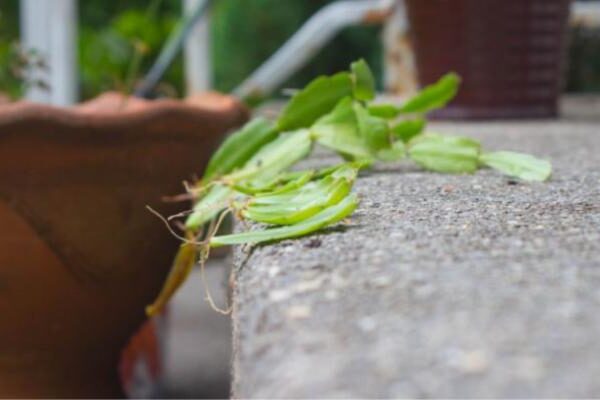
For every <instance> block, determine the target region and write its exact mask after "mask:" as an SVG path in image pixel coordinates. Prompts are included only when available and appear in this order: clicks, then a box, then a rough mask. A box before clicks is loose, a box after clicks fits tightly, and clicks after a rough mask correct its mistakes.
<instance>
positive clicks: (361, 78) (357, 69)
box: [350, 59, 375, 101]
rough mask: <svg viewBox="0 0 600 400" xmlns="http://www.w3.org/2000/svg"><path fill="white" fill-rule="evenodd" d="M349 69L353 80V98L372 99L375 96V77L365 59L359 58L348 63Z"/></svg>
mask: <svg viewBox="0 0 600 400" xmlns="http://www.w3.org/2000/svg"><path fill="white" fill-rule="evenodd" d="M350 71H352V78H353V79H352V80H353V82H354V88H353V89H354V90H353V93H354V98H355V99H357V100H363V101H368V100H372V99H373V98H374V97H375V79H374V78H373V73H372V72H371V69H370V68H369V65H368V64H367V63H366V61H365V60H363V59H360V60H358V61H355V62H353V63H352V64H350Z"/></svg>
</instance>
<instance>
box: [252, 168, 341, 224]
mask: <svg viewBox="0 0 600 400" xmlns="http://www.w3.org/2000/svg"><path fill="white" fill-rule="evenodd" d="M351 186H352V185H351V184H350V183H349V182H348V181H347V180H346V179H333V178H332V177H327V178H324V179H323V180H322V181H321V182H310V183H309V184H307V185H305V187H302V188H299V189H296V190H294V191H290V192H285V193H283V194H279V195H272V196H270V199H269V202H267V203H257V202H253V201H250V203H249V205H248V208H246V209H245V210H243V211H242V215H243V216H244V217H246V218H248V219H251V220H254V221H256V222H263V223H266V224H274V225H290V224H295V223H298V222H300V221H302V220H305V219H307V218H309V217H312V216H313V215H315V214H316V213H318V212H319V211H322V210H323V209H325V208H327V207H329V206H332V205H334V204H337V203H339V202H340V201H341V200H342V199H343V198H344V197H346V196H347V195H348V193H350V189H351ZM290 195H292V196H290ZM256 200H259V199H256Z"/></svg>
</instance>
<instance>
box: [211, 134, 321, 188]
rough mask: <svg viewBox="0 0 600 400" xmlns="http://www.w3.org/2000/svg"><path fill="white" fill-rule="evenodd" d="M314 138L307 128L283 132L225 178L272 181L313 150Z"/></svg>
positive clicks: (238, 180)
mask: <svg viewBox="0 0 600 400" xmlns="http://www.w3.org/2000/svg"><path fill="white" fill-rule="evenodd" d="M311 147H312V140H311V136H310V132H309V131H308V130H307V129H300V130H297V131H293V132H288V133H282V134H280V135H279V136H278V137H277V139H275V140H273V141H272V142H269V143H267V144H266V145H265V146H263V147H262V148H261V149H260V150H259V151H258V153H256V154H255V155H254V156H253V157H252V158H251V159H250V160H248V162H247V163H246V164H245V165H244V167H243V168H242V169H240V170H237V171H235V172H233V173H231V174H229V175H227V176H225V177H224V178H223V179H224V180H225V181H231V182H234V183H235V182H240V181H243V180H247V179H252V180H254V181H256V182H257V183H260V182H266V181H270V180H272V179H273V178H275V177H276V176H277V175H278V174H279V173H280V172H282V171H284V170H286V169H287V168H288V167H290V166H291V165H293V164H295V163H297V162H298V161H300V160H301V159H303V158H305V157H306V156H307V155H308V154H309V153H310V150H311Z"/></svg>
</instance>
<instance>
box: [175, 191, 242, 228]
mask: <svg viewBox="0 0 600 400" xmlns="http://www.w3.org/2000/svg"><path fill="white" fill-rule="evenodd" d="M234 194H235V192H234V191H233V190H231V189H230V188H229V187H227V186H225V185H222V184H215V185H214V186H212V187H211V188H210V189H209V190H208V192H207V193H206V195H205V196H204V197H202V198H201V199H200V201H198V202H197V203H196V204H195V205H194V208H193V210H192V213H191V214H190V215H189V216H188V218H187V220H186V221H185V227H186V228H187V229H198V228H200V227H201V226H202V225H204V224H205V223H207V222H208V221H210V220H211V219H213V218H214V217H216V216H217V215H218V214H219V213H220V212H221V211H223V210H224V209H225V208H227V203H228V201H229V200H230V199H231V198H233V196H234Z"/></svg>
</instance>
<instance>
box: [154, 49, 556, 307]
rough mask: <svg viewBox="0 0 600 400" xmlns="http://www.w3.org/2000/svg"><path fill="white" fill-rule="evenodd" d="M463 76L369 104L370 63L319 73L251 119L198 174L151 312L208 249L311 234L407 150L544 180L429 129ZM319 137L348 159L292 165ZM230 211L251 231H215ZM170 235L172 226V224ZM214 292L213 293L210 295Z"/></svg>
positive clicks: (420, 160) (437, 166) (350, 205)
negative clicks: (358, 184)
mask: <svg viewBox="0 0 600 400" xmlns="http://www.w3.org/2000/svg"><path fill="white" fill-rule="evenodd" d="M459 84H460V78H459V77H458V76H457V75H456V74H454V73H449V74H447V75H445V76H443V77H442V78H441V79H440V80H439V81H438V82H436V83H434V84H432V85H430V86H427V87H425V88H424V89H423V90H422V91H421V92H419V93H417V94H416V95H415V96H414V97H412V98H411V99H409V100H408V101H407V102H405V103H404V104H403V105H401V106H398V105H395V104H380V103H374V102H373V101H374V99H375V84H374V79H373V75H372V73H371V70H370V68H369V66H368V65H367V63H366V62H365V61H364V60H359V61H356V62H354V63H352V64H351V66H350V70H349V71H347V72H340V73H338V74H335V75H333V76H321V77H318V78H317V79H315V80H313V81H312V82H311V83H309V84H308V85H307V86H306V87H305V88H304V89H302V90H300V91H299V92H297V93H296V94H295V95H294V96H293V97H292V98H291V99H290V100H289V102H288V103H287V104H286V106H285V107H284V108H283V110H282V111H281V113H280V114H279V117H278V118H277V119H276V120H275V121H270V120H267V119H264V118H261V117H257V118H254V119H253V120H251V121H250V122H248V123H247V124H246V125H245V126H243V127H242V128H241V129H239V130H238V131H236V132H234V133H233V134H231V135H230V136H229V137H228V138H227V139H226V140H225V141H224V142H223V144H222V145H221V147H220V148H219V149H218V150H217V152H216V153H215V154H214V155H213V157H212V158H211V160H210V161H209V163H208V166H207V168H206V171H205V173H204V176H203V177H202V179H201V180H200V181H199V182H197V183H196V184H195V185H194V186H193V187H189V188H188V192H189V194H190V195H191V196H192V197H193V198H194V200H195V204H194V206H193V209H192V210H190V211H188V212H185V213H182V214H178V215H176V216H172V217H170V218H169V220H165V221H166V222H167V225H168V226H169V227H170V224H169V221H170V220H172V219H174V218H177V217H181V216H182V215H185V217H186V220H185V224H184V226H185V228H184V233H183V234H177V233H176V234H177V235H178V237H180V238H181V240H182V242H183V243H182V244H181V247H180V249H179V252H178V254H177V255H176V257H175V260H174V263H173V266H172V269H171V272H170V274H169V276H168V277H167V280H166V282H165V285H164V287H163V289H162V291H161V293H160V294H159V296H158V298H157V299H156V300H155V302H154V304H152V305H150V306H148V308H147V310H146V311H147V313H148V314H149V315H153V314H155V313H156V312H158V311H160V310H161V309H162V307H163V306H164V305H165V304H166V302H167V301H168V300H169V299H170V298H171V296H172V295H173V293H175V291H176V290H177V288H178V287H179V286H180V285H181V284H182V283H183V282H184V280H185V279H186V277H187V276H188V274H189V272H190V271H191V270H192V268H193V266H194V265H196V264H197V263H198V262H200V264H201V265H203V263H204V261H205V260H206V259H207V258H208V255H209V252H210V249H211V248H216V247H221V246H227V245H235V244H259V243H265V242H273V241H278V240H283V239H290V238H296V237H300V236H304V235H308V234H311V233H314V232H317V231H320V230H322V229H324V228H327V227H329V226H332V225H334V224H336V223H339V222H340V221H342V220H344V219H346V218H347V217H349V216H350V215H351V214H352V212H353V211H354V210H355V209H356V207H357V205H358V202H359V199H358V198H357V196H356V195H355V194H353V193H352V186H353V184H354V182H355V181H356V178H357V175H358V173H359V171H360V170H361V169H364V168H369V167H370V166H372V165H373V164H374V163H377V162H393V161H398V160H401V159H404V158H408V159H410V160H412V161H414V162H415V163H417V164H418V165H419V166H421V167H422V168H423V169H425V170H428V171H433V172H439V173H452V174H471V173H474V172H476V171H477V170H478V169H479V168H482V167H489V168H493V169H495V170H498V171H499V172H501V173H503V174H506V175H508V176H510V177H512V178H517V179H521V180H524V181H544V180H546V179H548V178H549V177H550V175H551V171H552V167H551V165H550V163H549V162H547V161H545V160H540V159H538V158H535V157H533V156H530V155H527V154H522V153H515V152H509V151H499V152H486V151H484V150H483V149H482V147H481V144H480V143H479V142H478V141H477V140H475V139H471V138H468V137H463V136H449V135H442V134H439V133H433V132H429V131H428V130H427V129H426V125H427V122H426V119H425V117H426V115H427V113H429V112H430V111H433V110H435V109H439V108H441V107H444V106H445V105H446V104H447V103H448V102H449V101H450V100H452V98H453V97H454V96H455V95H456V93H457V91H458V87H459ZM315 145H319V146H321V147H324V148H326V149H329V150H330V151H332V152H334V153H337V154H338V155H339V156H341V158H342V159H343V160H344V161H343V162H340V163H339V164H337V165H332V166H329V167H327V168H323V169H312V170H294V169H293V167H294V166H295V165H296V164H297V163H298V162H299V161H301V160H303V159H305V158H307V157H308V156H309V155H310V154H311V151H312V150H313V149H314V148H315ZM227 214H233V215H234V216H235V218H238V219H240V220H242V221H251V222H254V223H256V224H252V225H251V229H250V230H247V231H245V232H240V233H233V234H228V235H216V232H217V229H218V227H219V225H220V223H221V222H222V221H223V219H224V218H225V216H226V215H227ZM174 233H175V232H174ZM209 300H210V299H209Z"/></svg>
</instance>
